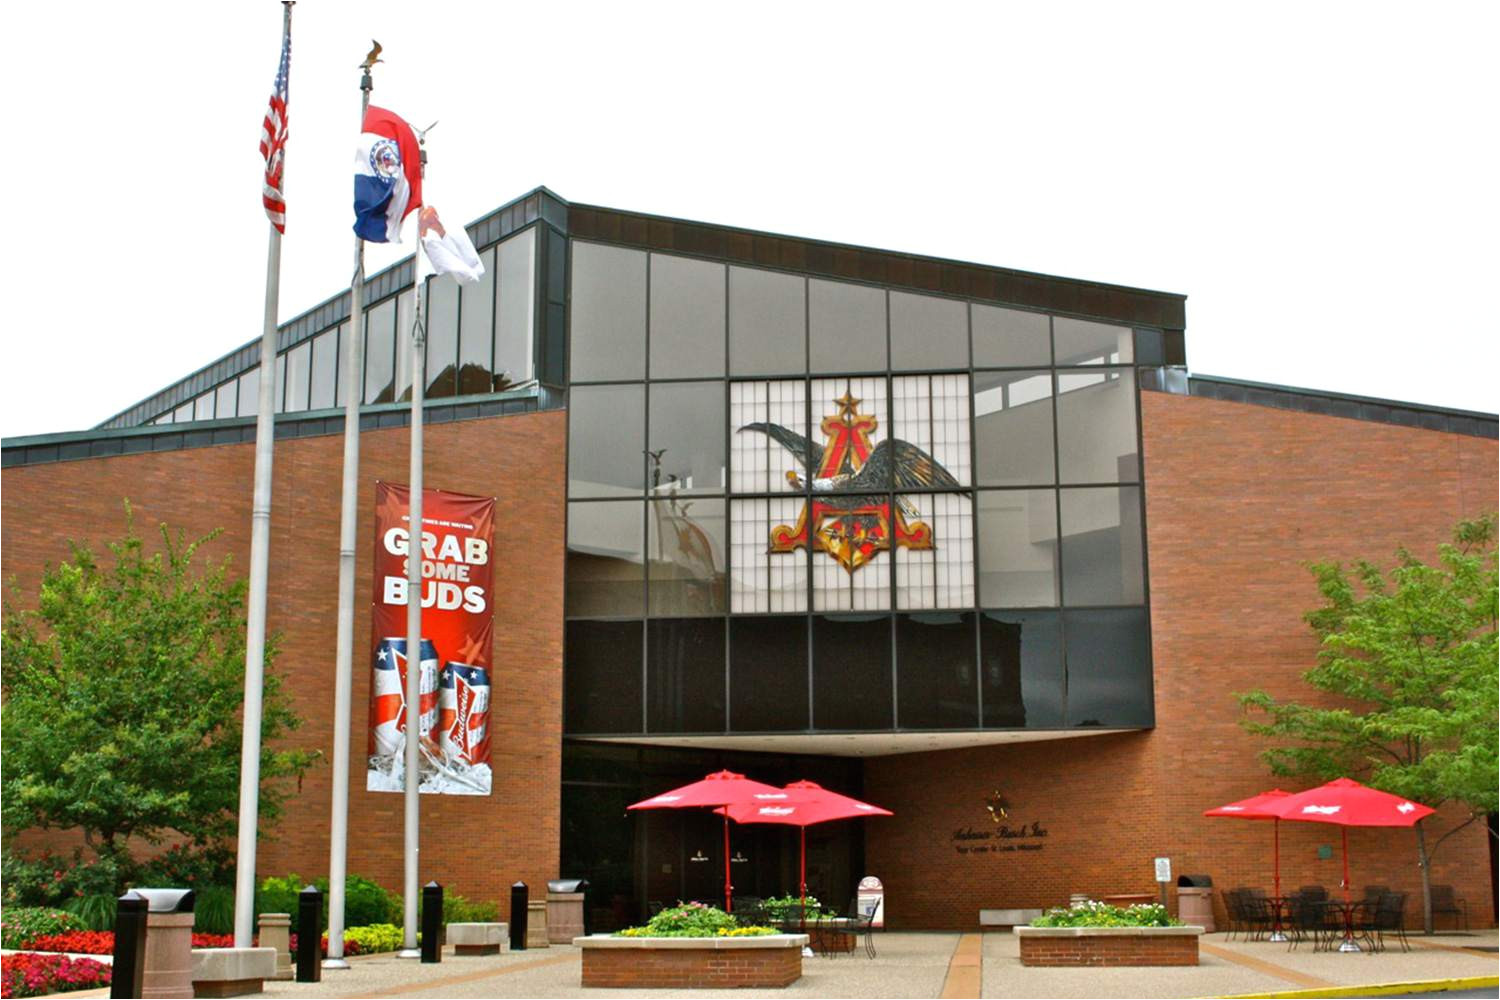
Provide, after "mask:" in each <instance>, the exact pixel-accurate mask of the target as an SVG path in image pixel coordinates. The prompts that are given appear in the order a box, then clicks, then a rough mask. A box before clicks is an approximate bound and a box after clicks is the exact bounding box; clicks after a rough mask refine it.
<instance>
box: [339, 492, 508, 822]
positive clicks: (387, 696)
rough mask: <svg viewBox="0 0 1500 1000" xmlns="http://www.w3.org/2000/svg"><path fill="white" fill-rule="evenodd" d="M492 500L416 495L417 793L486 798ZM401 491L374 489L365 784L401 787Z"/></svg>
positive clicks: (404, 658) (405, 513) (405, 502)
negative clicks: (418, 561)
mask: <svg viewBox="0 0 1500 1000" xmlns="http://www.w3.org/2000/svg"><path fill="white" fill-rule="evenodd" d="M494 516H495V500H494V498H493V497H475V496H468V495H465V494H462V493H449V492H447V491H445V490H423V491H422V531H421V536H420V537H421V541H420V545H419V546H417V551H418V553H419V554H420V557H421V560H422V568H421V573H422V594H421V601H422V642H421V649H420V650H419V651H418V655H417V657H416V660H417V669H418V670H419V671H420V678H419V688H420V692H421V700H420V704H419V705H418V711H417V716H418V720H419V724H418V730H417V732H418V751H419V765H420V769H421V770H420V784H419V785H418V788H419V789H420V790H421V791H423V792H434V793H447V794H450V795H488V794H489V792H490V731H489V720H490V697H491V671H492V661H491V657H492V648H493V645H492V638H493V637H492V631H493V627H494V618H493V614H492V611H491V599H490V595H491V593H492V590H493V586H492V584H493V579H494V569H493V565H492V561H491V558H490V552H491V545H492V539H493V535H494ZM409 521H410V490H409V489H408V488H407V487H405V486H402V485H398V484H395V483H383V482H377V483H376V484H375V574H374V577H375V579H374V594H373V599H372V608H371V658H372V659H371V671H372V679H371V685H370V734H369V742H368V748H367V750H368V768H367V770H366V772H365V787H366V788H367V789H369V790H370V791H390V792H395V791H401V790H403V789H404V787H405V775H404V768H405V750H406V733H407V728H406V722H407V716H408V713H407V706H406V671H407V664H408V662H409V659H410V657H409V656H408V654H407V649H406V613H407V607H406V604H407V601H406V597H407V589H408V583H407V559H408V557H409V554H410V551H411V549H412V548H413V546H412V544H411V539H412V532H411V527H410V524H409Z"/></svg>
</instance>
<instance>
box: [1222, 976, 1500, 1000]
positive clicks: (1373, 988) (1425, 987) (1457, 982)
mask: <svg viewBox="0 0 1500 1000" xmlns="http://www.w3.org/2000/svg"><path fill="white" fill-rule="evenodd" d="M1487 986H1500V976H1468V977H1465V978H1462V979H1426V980H1418V981H1416V982H1409V983H1373V984H1370V985H1367V986H1329V987H1326V988H1323V989H1316V990H1290V991H1287V992H1284V993H1235V994H1232V995H1230V996H1227V997H1220V998H1219V1000H1252V998H1254V1000H1282V998H1285V1000H1294V998H1302V997H1381V996H1390V995H1392V994H1396V993H1443V992H1447V991H1448V990H1480V989H1484V988H1485V987H1487Z"/></svg>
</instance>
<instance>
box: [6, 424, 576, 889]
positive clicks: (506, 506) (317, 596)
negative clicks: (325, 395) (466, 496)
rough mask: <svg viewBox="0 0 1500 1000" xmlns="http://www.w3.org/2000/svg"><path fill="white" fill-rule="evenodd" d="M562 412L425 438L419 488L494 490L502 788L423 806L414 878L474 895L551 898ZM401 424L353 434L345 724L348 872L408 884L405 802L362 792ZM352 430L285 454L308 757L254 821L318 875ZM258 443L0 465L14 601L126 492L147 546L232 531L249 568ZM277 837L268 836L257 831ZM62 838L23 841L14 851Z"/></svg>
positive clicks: (282, 565)
mask: <svg viewBox="0 0 1500 1000" xmlns="http://www.w3.org/2000/svg"><path fill="white" fill-rule="evenodd" d="M565 423H566V418H565V415H564V414H563V413H561V412H553V413H537V414H526V415H517V416H508V417H496V418H492V419H485V420H473V421H464V422H459V423H451V424H438V425H433V426H429V427H427V428H426V429H425V437H426V459H427V461H426V468H425V477H426V484H427V485H428V486H430V487H435V488H442V489H450V490H455V491H458V492H463V493H473V494H480V495H485V496H490V495H493V496H494V497H496V500H497V503H496V518H495V524H496V528H495V534H496V537H495V555H496V563H495V570H494V572H495V593H494V607H495V632H494V634H495V650H494V657H495V658H494V662H495V670H494V675H493V678H492V685H493V709H492V712H493V714H492V717H491V723H490V725H491V732H492V733H493V750H492V753H493V758H492V766H493V768H494V786H493V788H494V790H493V793H492V794H491V795H489V796H485V797H467V796H448V795H444V796H430V795H424V796H422V854H421V857H422V867H421V879H422V881H424V882H425V881H427V880H428V879H437V880H438V881H439V882H442V883H443V884H444V885H446V886H447V887H448V888H449V889H450V891H456V892H459V893H462V894H463V895H464V896H467V897H469V898H470V899H491V900H498V901H499V902H500V904H501V911H502V919H505V917H504V913H505V911H506V910H508V908H509V899H510V894H509V888H508V887H509V885H510V884H511V883H512V882H515V881H517V880H524V881H525V882H527V883H528V884H529V885H530V886H531V889H532V898H533V899H538V898H544V894H545V892H546V880H547V879H549V878H556V877H557V874H558V873H557V863H558V861H557V859H558V837H559V833H558V831H559V821H558V811H559V791H558V789H559V783H560V780H561V779H560V775H561V728H562V713H561V702H562V599H563V580H562V570H563V555H564V536H563V517H564V474H565V473H564V467H563V455H564V437H565ZM407 447H408V435H407V431H406V430H405V429H404V428H396V429H388V430H379V431H368V432H366V433H365V434H364V435H363V437H362V438H361V455H360V497H359V531H358V535H357V537H358V548H357V550H356V551H357V559H356V567H357V575H356V581H355V588H354V593H355V601H356V615H355V626H354V642H355V657H354V687H353V713H352V716H353V718H352V727H351V731H350V734H349V735H350V737H351V751H350V758H351V759H350V797H349V871H350V872H353V873H357V874H361V875H364V876H367V877H369V878H373V879H375V880H376V881H378V882H380V883H381V884H383V885H385V886H386V887H388V888H391V889H396V890H398V891H399V889H400V888H401V882H402V844H403V840H402V806H401V796H400V795H394V794H382V793H374V792H366V791H365V790H364V787H365V764H364V751H365V730H366V724H367V723H366V713H367V699H368V697H369V682H370V666H369V655H368V643H369V637H370V615H369V599H370V598H369V595H370V592H371V591H370V586H371V579H370V574H371V553H372V547H373V545H374V541H373V532H374V521H373V511H374V483H375V480H376V479H385V480H389V481H393V482H401V483H404V482H407V481H408V478H409V476H408V472H409V464H408V454H407ZM342 460H343V437H342V435H332V436H325V437H316V438H303V439H288V440H282V441H278V442H277V443H276V458H275V483H274V496H273V500H272V512H271V518H272V522H271V527H272V542H271V565H270V586H269V593H270V598H269V611H268V615H269V626H270V628H272V629H274V630H278V631H280V632H281V633H282V636H283V642H282V647H281V654H280V656H279V657H278V658H277V661H276V666H275V669H276V670H277V671H278V672H280V673H281V674H282V675H283V676H285V677H287V678H288V680H289V683H288V684H287V688H288V690H289V691H290V692H291V694H292V697H293V700H294V702H295V705H296V708H297V710H298V712H299V713H300V714H301V716H302V717H303V719H304V720H305V723H304V725H303V727H302V728H301V729H300V730H298V731H297V732H296V733H295V734H294V735H293V736H292V738H291V740H290V742H291V743H294V744H295V745H297V746H302V747H306V748H308V749H313V750H319V751H322V752H323V754H324V759H323V761H322V762H321V763H320V764H318V765H316V766H314V767H313V768H312V770H311V771H310V772H309V773H308V775H307V777H306V779H305V780H304V781H303V783H302V787H301V790H300V791H299V792H297V794H295V795H294V796H293V797H292V798H291V800H290V801H289V802H288V804H287V807H286V811H285V814H284V816H283V818H282V821H281V822H280V823H279V824H277V825H276V826H275V827H274V828H272V829H265V828H263V833H262V837H263V840H262V843H261V846H260V852H259V853H260V856H259V859H258V864H257V868H258V870H259V872H260V873H261V875H262V877H264V876H265V875H273V874H285V873H287V872H292V871H295V872H297V873H298V874H300V875H302V876H304V877H308V878H311V877H313V876H317V875H322V874H326V873H327V870H328V828H329V810H330V802H329V795H330V782H331V768H330V760H331V754H332V749H331V743H332V718H333V680H332V678H333V660H334V641H335V632H336V627H337V622H336V618H337V608H338V528H339V504H340V500H339V495H340V488H341V482H342V473H341V467H342ZM253 466H254V446H253V445H251V444H235V445H222V446H218V447H212V448H199V449H194V450H189V451H178V452H163V453H151V454H142V455H131V456H120V457H113V458H101V459H92V460H88V461H78V462H59V463H53V464H47V465H34V466H23V467H16V468H11V469H6V470H5V473H4V480H3V483H4V491H3V508H0V512H3V518H4V525H5V532H4V542H3V545H4V548H3V553H4V560H3V561H4V567H5V570H4V571H5V574H6V576H7V578H9V577H12V576H13V577H14V578H15V581H16V583H17V585H18V587H19V592H20V595H21V598H20V603H21V604H22V605H23V606H25V605H28V604H30V603H32V602H34V601H35V595H36V586H37V582H38V580H39V578H40V575H41V570H42V566H43V565H44V564H46V563H52V564H56V563H57V562H58V561H60V560H62V559H64V558H66V557H67V555H68V548H67V541H66V540H67V539H70V538H71V539H75V540H78V541H89V542H92V543H94V544H95V545H96V546H99V545H100V544H101V543H103V542H105V541H107V540H110V539H113V538H116V537H118V536H119V535H120V534H121V532H122V530H123V511H122V507H121V498H122V497H129V498H130V500H131V503H132V504H133V505H134V507H135V511H136V525H137V529H138V530H139V531H140V532H141V533H142V534H143V535H144V536H146V537H147V538H148V541H149V539H150V538H151V537H152V536H153V534H154V531H155V525H156V523H157V522H159V521H166V522H167V523H168V524H170V525H171V526H173V527H174V528H176V527H181V528H183V529H184V530H186V531H187V532H188V533H189V534H190V535H193V534H197V533H203V532H206V531H209V530H211V529H213V528H223V529H224V534H223V535H222V536H220V538H219V539H218V540H217V541H216V542H215V543H214V544H213V545H212V546H211V547H210V548H209V551H208V554H209V555H211V556H222V555H223V554H226V553H227V554H230V555H232V556H233V559H234V564H235V567H236V569H237V571H238V572H239V573H242V574H243V573H245V572H247V571H248V565H249V547H250V498H251V479H252V473H253ZM267 835H269V838H267ZM60 842H66V843H68V844H71V843H72V842H73V841H72V840H70V839H66V840H65V839H63V838H59V837H58V836H56V835H55V834H52V833H50V832H49V834H48V835H47V836H34V835H33V836H28V837H27V838H25V839H24V840H23V841H22V843H23V845H28V846H32V847H38V846H41V845H43V844H53V845H56V844H58V843H60Z"/></svg>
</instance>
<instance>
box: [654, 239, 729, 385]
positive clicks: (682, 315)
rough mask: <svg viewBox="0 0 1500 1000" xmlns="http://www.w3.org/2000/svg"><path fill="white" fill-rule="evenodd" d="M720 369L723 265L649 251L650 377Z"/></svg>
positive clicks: (694, 374)
mask: <svg viewBox="0 0 1500 1000" xmlns="http://www.w3.org/2000/svg"><path fill="white" fill-rule="evenodd" d="M723 374H724V265H723V264H714V263H710V262H708V261H701V260H692V259H690V258H687V257H671V256H668V255H666V254H652V256H651V377H652V378H699V377H704V376H722V375H723Z"/></svg>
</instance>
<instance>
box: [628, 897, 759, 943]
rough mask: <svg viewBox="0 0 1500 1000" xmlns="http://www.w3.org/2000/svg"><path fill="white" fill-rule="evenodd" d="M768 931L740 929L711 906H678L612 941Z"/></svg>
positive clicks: (752, 933) (666, 910)
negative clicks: (624, 938) (627, 938)
mask: <svg viewBox="0 0 1500 1000" xmlns="http://www.w3.org/2000/svg"><path fill="white" fill-rule="evenodd" d="M775 933H776V932H775V931H774V930H772V929H771V928H769V927H741V926H740V925H739V921H737V920H735V919H734V917H732V916H730V915H729V914H727V913H725V912H724V911H723V910H721V909H718V908H717V907H714V906H706V905H704V904H703V903H679V904H677V905H676V906H673V907H670V908H668V909H665V910H662V911H661V912H660V913H658V914H657V915H656V916H654V917H652V918H651V920H650V921H649V922H648V923H647V924H646V926H644V927H627V928H626V929H625V930H623V931H619V932H617V933H616V935H615V936H616V937H690V938H698V937H753V936H756V935H761V934H775Z"/></svg>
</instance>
